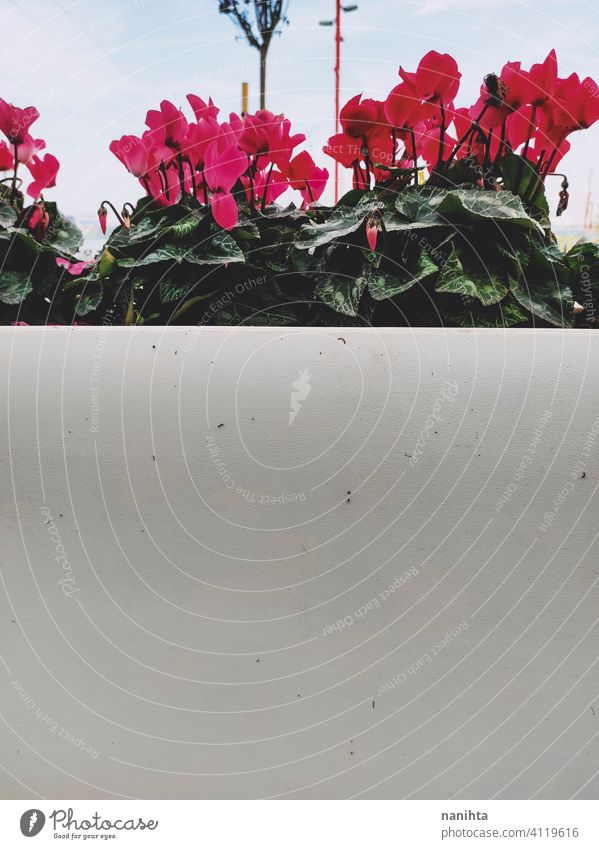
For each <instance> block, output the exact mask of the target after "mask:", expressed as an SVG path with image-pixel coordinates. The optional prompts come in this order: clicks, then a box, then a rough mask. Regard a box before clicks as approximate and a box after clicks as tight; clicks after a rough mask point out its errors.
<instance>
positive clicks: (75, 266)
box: [56, 256, 93, 277]
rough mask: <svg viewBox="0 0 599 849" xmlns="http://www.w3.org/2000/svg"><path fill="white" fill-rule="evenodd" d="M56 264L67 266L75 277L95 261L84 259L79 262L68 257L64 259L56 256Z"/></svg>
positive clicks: (62, 266)
mask: <svg viewBox="0 0 599 849" xmlns="http://www.w3.org/2000/svg"><path fill="white" fill-rule="evenodd" d="M56 265H60V266H61V268H66V270H67V272H68V273H69V274H72V275H73V277H79V275H80V274H83V272H84V271H85V269H86V268H89V267H90V265H93V262H86V261H85V260H84V259H82V260H80V261H79V262H70V261H69V260H68V259H64V258H63V257H61V256H57V257H56Z"/></svg>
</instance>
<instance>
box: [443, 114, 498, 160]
mask: <svg viewBox="0 0 599 849" xmlns="http://www.w3.org/2000/svg"><path fill="white" fill-rule="evenodd" d="M488 108H489V104H488V103H485V105H484V106H483V108H482V110H481V112H480V115H479V116H478V117H477V118H476V119H475V120H474V121H473V122H472V124H471V125H470V127H468V129H467V130H466V132H465V133H464V135H463V136H462V138H461V139H460V140H459V141H458V143H457V144H456V146H455V147H454V149H453V150H452V152H451V154H450V156H449V159H448V160H447V162H446V164H445V167H446V168H449V166H450V165H451V163H452V162H453V160H454V159H455V158H456V156H457V155H458V153H459V152H460V150H461V149H462V147H463V146H464V144H465V142H466V141H467V140H468V137H469V136H474V134H475V133H477V132H478V131H479V130H480V127H479V126H478V124H479V122H480V121H482V119H483V116H484V114H485V112H486V111H487V109H488ZM481 132H482V131H481Z"/></svg>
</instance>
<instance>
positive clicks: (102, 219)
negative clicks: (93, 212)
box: [98, 204, 108, 235]
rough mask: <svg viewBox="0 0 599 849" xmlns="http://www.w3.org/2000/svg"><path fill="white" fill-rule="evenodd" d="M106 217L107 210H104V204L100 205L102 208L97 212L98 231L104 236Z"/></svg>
mask: <svg viewBox="0 0 599 849" xmlns="http://www.w3.org/2000/svg"><path fill="white" fill-rule="evenodd" d="M107 217H108V210H107V209H106V207H105V206H104V204H102V206H101V207H100V209H99V210H98V220H99V221H100V229H101V230H102V233H103V234H104V235H106V218H107Z"/></svg>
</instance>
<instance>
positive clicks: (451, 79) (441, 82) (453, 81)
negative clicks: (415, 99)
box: [399, 50, 462, 103]
mask: <svg viewBox="0 0 599 849" xmlns="http://www.w3.org/2000/svg"><path fill="white" fill-rule="evenodd" d="M399 75H400V77H401V78H402V79H403V80H404V81H405V82H409V83H412V85H413V86H414V88H415V89H416V92H417V93H418V96H419V97H420V98H421V99H422V100H424V101H428V102H430V103H452V102H453V100H454V99H455V96H456V94H457V93H458V89H459V87H460V79H461V76H462V75H461V74H460V72H459V70H458V63H457V62H456V60H455V59H454V58H453V56H450V55H449V53H437V51H436V50H431V51H429V53H427V54H426V56H423V57H422V59H421V60H420V62H419V63H418V68H417V69H416V73H414V74H411V73H408V72H406V71H404V69H403V68H400V69H399Z"/></svg>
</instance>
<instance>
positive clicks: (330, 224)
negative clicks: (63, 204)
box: [0, 155, 599, 327]
mask: <svg viewBox="0 0 599 849" xmlns="http://www.w3.org/2000/svg"><path fill="white" fill-rule="evenodd" d="M450 176H451V178H452V179H451V181H449V180H447V179H445V181H444V182H443V183H440V182H439V181H436V180H434V179H430V180H429V182H428V183H427V184H426V185H425V186H412V187H407V186H406V185H405V184H401V185H399V184H398V185H397V186H395V188H392V187H390V186H383V187H379V188H377V189H376V190H373V191H364V190H352V191H350V192H348V193H347V194H346V195H344V196H343V197H342V198H341V200H340V201H339V203H338V204H337V205H336V206H334V207H332V208H325V207H316V208H315V209H312V210H310V211H303V210H299V209H296V208H295V207H293V206H290V207H287V208H285V209H281V208H279V207H276V206H274V205H273V206H270V207H267V208H266V209H265V210H262V211H260V210H254V209H250V208H249V207H248V206H247V205H244V204H243V202H240V204H239V206H240V218H239V223H238V226H237V227H236V228H235V229H234V230H232V231H231V232H225V231H223V230H221V229H219V228H218V227H217V226H216V225H215V223H214V220H213V218H212V214H211V211H210V208H209V207H206V206H203V205H201V204H199V203H198V202H197V201H196V200H195V199H193V198H191V197H190V196H185V198H184V200H183V201H182V202H180V203H179V204H177V205H174V206H171V207H168V208H164V207H160V208H158V207H156V206H155V205H154V204H153V203H152V202H151V201H148V199H147V198H144V199H142V200H140V201H139V202H138V204H137V206H136V208H135V209H134V210H133V212H132V215H131V219H130V226H129V227H128V228H127V227H125V226H120V227H118V228H117V229H116V230H114V232H112V233H111V235H110V236H109V238H108V240H107V242H106V244H105V246H104V247H103V249H102V250H101V251H100V253H99V255H98V257H97V260H96V263H95V265H94V266H93V267H92V268H88V269H86V271H85V272H84V273H83V276H81V277H79V278H73V277H71V276H69V275H68V274H64V273H62V270H61V269H57V267H56V262H55V261H56V257H57V256H62V257H67V256H68V255H70V253H71V252H72V251H74V250H75V249H76V247H77V244H78V240H79V238H80V234H79V233H78V231H77V230H76V228H74V226H73V225H72V224H71V223H70V222H68V220H66V219H64V218H62V217H61V216H60V214H59V213H58V210H56V209H55V207H52V206H51V205H50V204H47V205H46V206H47V208H48V210H49V212H50V213H51V218H52V220H53V221H54V222H55V224H54V226H53V227H51V228H50V229H49V231H48V233H49V236H50V237H49V239H44V240H41V241H40V240H37V239H35V238H34V237H33V235H32V234H31V232H30V231H29V230H28V229H27V228H26V227H24V226H23V224H22V215H21V216H20V214H19V210H18V207H17V206H15V204H13V203H10V202H9V201H8V200H7V196H6V191H5V190H4V194H3V195H0V250H1V251H3V256H4V257H5V260H4V262H3V265H2V270H1V272H0V304H2V307H1V309H2V312H1V313H0V314H1V315H2V317H3V320H4V322H5V323H6V322H7V320H10V319H13V320H14V319H16V318H17V316H18V317H19V318H21V317H22V318H23V319H24V320H26V321H32V322H33V323H42V322H44V321H46V320H50V319H49V318H48V316H51V317H52V320H54V321H58V322H59V323H68V322H70V321H72V320H73V317H77V318H79V317H84V320H85V321H86V322H89V323H92V324H93V323H99V322H100V321H103V320H105V317H106V316H109V317H110V321H111V322H112V323H115V324H118V323H121V324H136V325H140V324H148V323H149V324H160V325H165V324H170V323H175V324H200V325H206V324H230V325H242V324H245V325H254V324H255V325H274V326H276V325H306V326H326V325H329V326H340V327H343V326H368V325H371V324H374V325H389V326H393V325H400V326H401V325H403V326H426V325H429V326H439V325H447V326H455V327H472V326H475V327H515V326H538V327H545V326H554V327H571V326H579V327H580V326H594V325H596V324H597V318H596V316H597V309H598V307H599V304H598V303H597V302H598V301H599V245H595V244H589V243H579V244H578V245H575V246H574V247H573V248H572V249H571V250H570V251H568V253H567V254H565V255H564V254H562V252H561V251H560V250H559V249H558V247H557V245H556V244H555V239H554V237H553V235H552V234H551V232H550V230H549V228H548V209H547V201H546V198H545V194H544V190H543V186H542V183H541V182H540V180H539V176H538V174H537V173H536V171H535V169H534V166H531V165H530V163H525V162H523V160H522V159H521V158H520V157H518V156H514V155H506V156H504V157H503V159H502V174H501V181H502V182H501V183H498V184H497V189H498V190H491V189H481V188H479V187H478V186H477V185H474V184H473V181H474V178H473V176H472V175H470V174H469V171H468V164H467V163H464V162H459V163H456V164H455V165H454V166H453V167H452V168H451V169H450ZM477 179H478V178H477ZM469 180H470V182H469ZM238 195H239V196H243V193H242V191H241V190H239V191H238ZM20 221H21V223H19V222H20ZM367 225H368V226H369V227H370V228H373V227H374V228H375V229H376V230H377V243H376V246H375V249H374V250H372V249H371V247H370V246H369V244H368V242H367V238H366V228H367ZM9 260H10V261H9ZM575 301H577V302H578V304H579V305H582V307H577V308H575ZM34 304H35V305H36V306H35V309H33V308H32V307H33V305H34ZM20 311H22V312H23V315H22V313H21V312H20Z"/></svg>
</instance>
